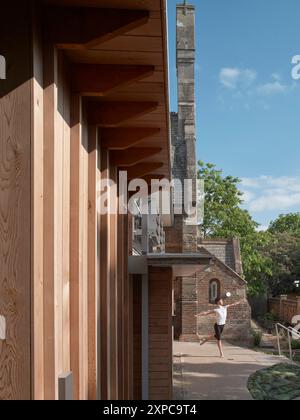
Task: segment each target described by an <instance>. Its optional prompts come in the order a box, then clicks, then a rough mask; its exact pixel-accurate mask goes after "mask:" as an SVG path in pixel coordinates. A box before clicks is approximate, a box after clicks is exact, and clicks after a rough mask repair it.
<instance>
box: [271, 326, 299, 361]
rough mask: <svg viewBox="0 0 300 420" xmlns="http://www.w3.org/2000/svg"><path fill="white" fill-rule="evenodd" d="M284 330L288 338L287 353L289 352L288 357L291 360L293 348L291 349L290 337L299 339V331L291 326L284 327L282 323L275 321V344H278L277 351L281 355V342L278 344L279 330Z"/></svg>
mask: <svg viewBox="0 0 300 420" xmlns="http://www.w3.org/2000/svg"><path fill="white" fill-rule="evenodd" d="M282 329H283V330H284V331H286V332H287V336H288V340H289V353H290V359H291V361H292V362H293V349H292V337H294V338H295V339H300V332H299V331H298V330H295V328H292V327H285V326H284V325H282V324H279V323H277V324H276V335H277V344H278V353H279V356H282V350H281V344H280V335H279V331H280V330H282Z"/></svg>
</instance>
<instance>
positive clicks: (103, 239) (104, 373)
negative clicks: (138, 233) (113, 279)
mask: <svg viewBox="0 0 300 420" xmlns="http://www.w3.org/2000/svg"><path fill="white" fill-rule="evenodd" d="M105 179H109V152H108V150H106V149H101V181H102V182H104V180H105ZM103 193H104V192H103ZM109 244H110V236H109V218H108V214H104V213H103V212H102V213H101V216H100V261H101V263H100V289H101V292H100V330H101V332H100V333H101V399H103V400H107V399H108V398H109V392H108V390H109V385H110V382H109V370H108V365H109V354H110V347H109V340H108V336H109V331H108V325H109V317H108V302H109V288H108V284H109V277H108V269H109V249H110V245H109Z"/></svg>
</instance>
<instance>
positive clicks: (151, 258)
mask: <svg viewBox="0 0 300 420" xmlns="http://www.w3.org/2000/svg"><path fill="white" fill-rule="evenodd" d="M210 262H211V257H210V256H208V255H206V254H200V253H198V254H148V255H141V256H130V257H129V264H128V270H129V274H142V275H146V274H148V272H149V268H150V267H158V268H172V270H173V276H174V277H191V276H193V275H195V274H196V273H197V272H198V271H202V270H203V268H204V267H208V266H210Z"/></svg>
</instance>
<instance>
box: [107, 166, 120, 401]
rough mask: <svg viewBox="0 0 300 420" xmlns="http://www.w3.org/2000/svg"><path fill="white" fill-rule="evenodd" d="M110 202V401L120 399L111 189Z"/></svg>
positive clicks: (113, 197) (113, 194)
mask: <svg viewBox="0 0 300 420" xmlns="http://www.w3.org/2000/svg"><path fill="white" fill-rule="evenodd" d="M110 179H111V180H112V181H113V182H116V180H117V169H116V168H115V167H111V168H110ZM110 200H111V205H112V211H111V212H110V213H111V214H110V215H109V224H110V232H109V234H110V263H109V277H110V283H109V285H110V300H109V312H110V323H109V327H110V367H109V370H110V378H111V379H110V380H111V382H110V399H111V400H117V399H118V378H117V369H118V340H117V332H118V331H117V274H118V253H117V241H118V238H117V233H118V227H117V223H118V216H117V214H115V211H114V209H116V208H117V191H116V189H115V188H113V187H112V188H110Z"/></svg>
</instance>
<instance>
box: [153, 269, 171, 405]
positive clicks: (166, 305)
mask: <svg viewBox="0 0 300 420" xmlns="http://www.w3.org/2000/svg"><path fill="white" fill-rule="evenodd" d="M172 330H173V328H172V269H171V268H154V267H150V268H149V399H150V400H171V399H172V384H173V379H172V373H173V367H172V346H173V337H172Z"/></svg>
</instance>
